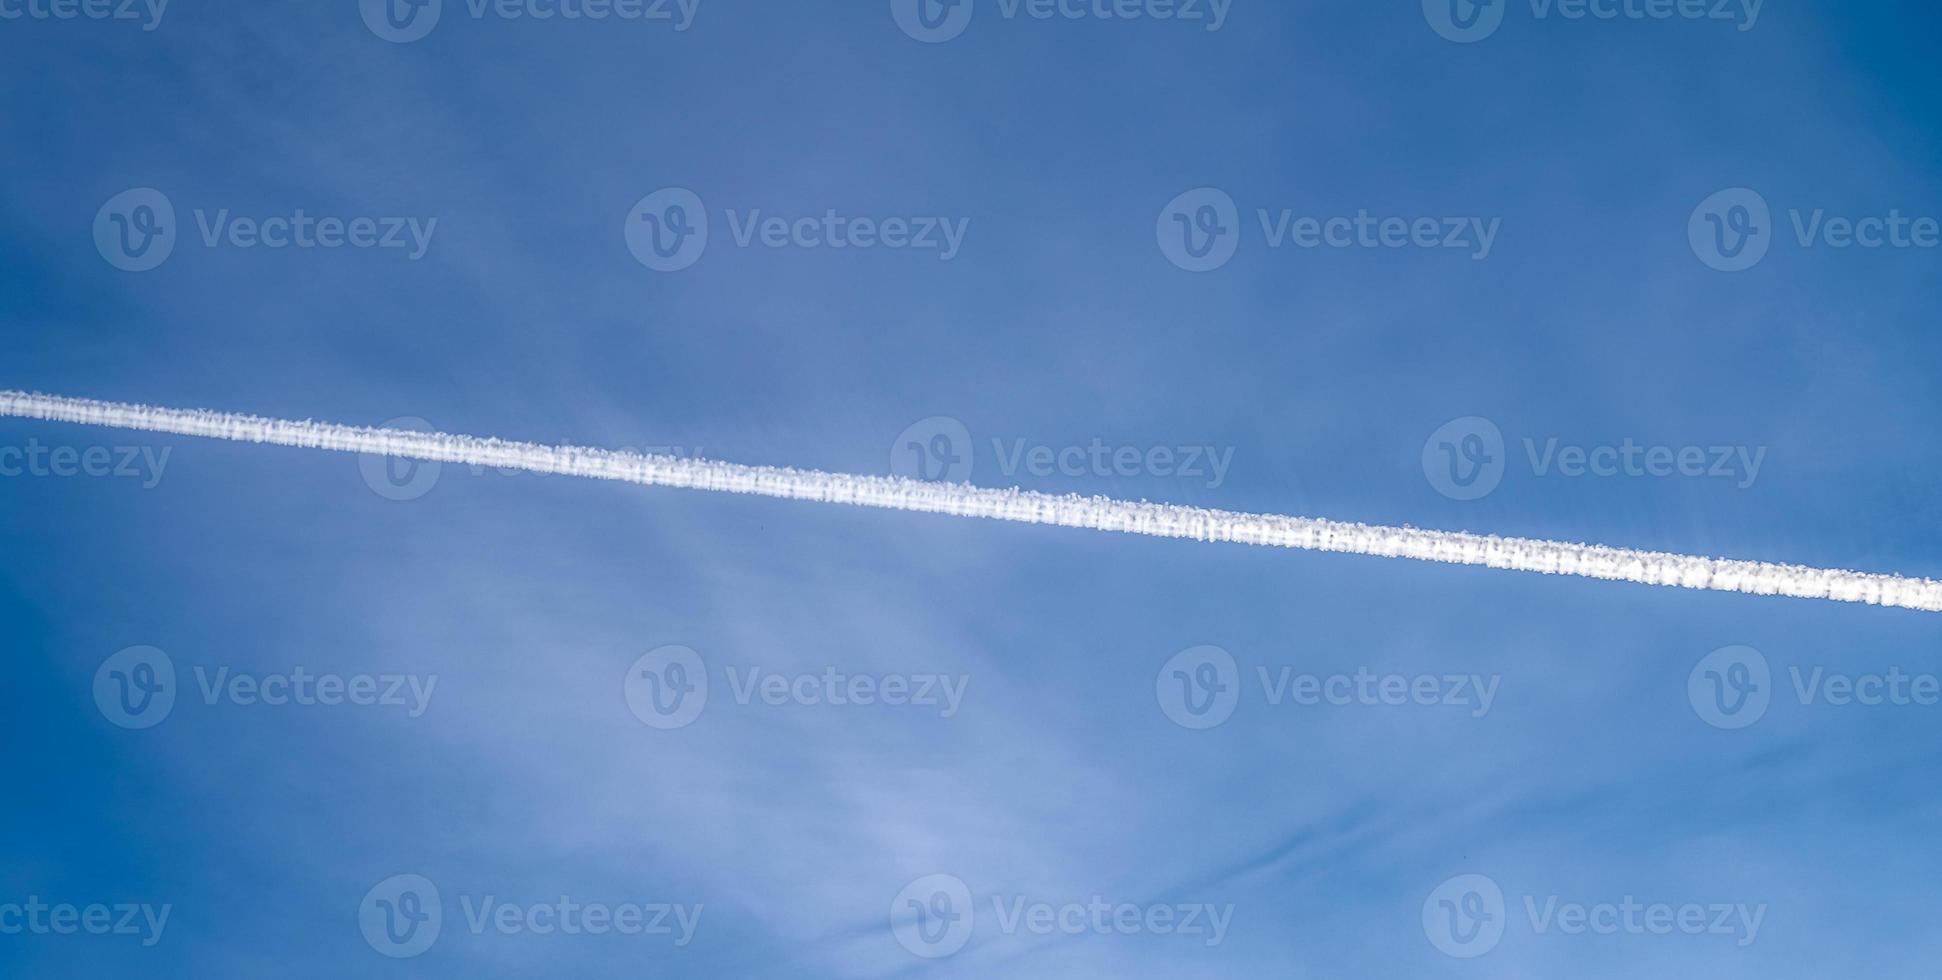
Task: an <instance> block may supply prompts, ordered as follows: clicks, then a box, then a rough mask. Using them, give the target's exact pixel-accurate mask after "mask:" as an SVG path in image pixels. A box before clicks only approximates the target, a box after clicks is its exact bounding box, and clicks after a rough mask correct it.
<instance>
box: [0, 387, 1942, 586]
mask: <svg viewBox="0 0 1942 980" xmlns="http://www.w3.org/2000/svg"><path fill="white" fill-rule="evenodd" d="M0 416H16V417H19V418H28V419H43V420H47V421H57V422H74V423H79V424H82V425H98V426H108V427H111V428H117V429H138V430H142V431H147V432H167V433H173V434H177V435H186V436H200V437H205V438H211V439H230V440H235V441H238V442H260V443H269V444H272V445H279V446H295V447H299V448H305V449H330V450H336V451H339V452H349V453H371V454H376V455H382V456H395V457H400V458H406V459H417V460H427V461H432V462H439V463H461V464H469V465H473V466H484V467H499V468H507V469H520V470H529V471H532V472H534V473H557V474H562V475H566V476H579V477H589V478H593V479H601V480H621V481H625V482H628V483H641V484H646V485H649V486H663V487H684V488H687V489H692V490H714V491H718V492H725V493H747V494H756V495H759V496H765V497H783V498H787V499H790V500H810V501H816V502H818V503H829V504H854V505H857V506H861V507H881V508H885V509H889V510H908V511H921V512H924V513H931V514H949V515H952V516H954V517H983V518H989V519H992V520H1000V521H1016V522H1020V523H1025V524H1054V525H1059V526H1062V527H1076V528H1088V529H1091V530H1095V531H1119V532H1123V533H1127V534H1144V535H1150V536H1152V537H1160V538H1187V539H1190V540H1194V541H1229V542H1236V543H1240V544H1255V545H1270V546H1275V547H1282V548H1300V549H1304V550H1308V551H1331V552H1339V553H1343V554H1354V555H1374V556H1379V557H1384V558H1414V559H1417V560H1420V561H1436V562H1446V563H1449V564H1454V565H1483V566H1486V567H1490V568H1507V569H1512V570H1516V571H1523V572H1542V573H1545V574H1548V575H1576V576H1581V577H1584V578H1594V579H1604V580H1607V581H1615V582H1637V583H1639V584H1642V585H1673V586H1680V587H1683V588H1688V589H1711V590H1714V591H1718V592H1743V593H1749V594H1753V595H1778V596H1791V597H1794V598H1800V599H1831V600H1835V601H1839V602H1864V603H1869V604H1871V605H1878V606H1897V607H1901V608H1904V609H1919V610H1924V611H1927V612H1942V582H1937V581H1935V580H1932V579H1914V578H1903V577H1901V576H1898V575H1882V574H1872V573H1867V572H1849V571H1838V570H1833V569H1822V568H1810V567H1807V566H1803V565H1776V564H1769V563H1766V562H1752V561H1736V560H1731V559H1721V558H1701V557H1697V556H1692V555H1677V554H1667V553H1662V552H1652V551H1634V550H1631V549H1628V548H1609V547H1603V546H1599V545H1587V544H1570V543H1566V542H1560V541H1544V540H1537V539H1528V538H1502V537H1495V536H1490V535H1480V534H1469V533H1462V532H1455V531H1435V530H1425V529H1421V528H1412V527H1384V526H1381V525H1368V524H1352V523H1346V522H1340V521H1328V520H1320V519H1317V518H1309V517H1288V516H1282V515H1278V514H1247V513H1239V512H1235V511H1225V510H1209V509H1206V508H1201V507H1183V506H1179V505H1174V504H1155V503H1147V502H1144V501H1141V502H1133V501H1127V500H1115V499H1112V498H1108V497H1085V496H1079V495H1077V494H1073V495H1066V496H1057V495H1053V494H1045V493H1037V492H1033V491H1029V490H1017V489H1011V490H994V489H989V488H985V487H975V486H971V485H968V484H957V483H928V482H922V481H917V480H908V479H903V478H901V477H885V476H856V475H850V474H844V473H824V472H819V471H816V470H798V469H789V468H786V467H775V466H746V465H742V464H738V463H725V462H719V461H712V460H701V459H682V458H678V457H674V456H659V455H641V454H638V453H629V452H612V451H609V450H604V449H591V448H584V447H578V446H546V445H539V444H535V443H526V442H507V441H504V440H500V439H488V438H478V437H474V436H458V435H447V434H444V433H435V432H433V433H427V432H407V431H401V430H397V429H373V428H363V427H358V426H348V425H335V424H331V423H327V422H312V421H301V422H300V421H290V420H284V419H269V418H257V417H255V416H249V415H236V414H231V413H228V412H212V411H202V410H185V409H173V408H156V407H152V406H147V405H134V404H125V403H119V402H105V401H94V400H91V399H84V398H64V397H60V396H55V395H41V394H31V393H28V392H20V391H0Z"/></svg>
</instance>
